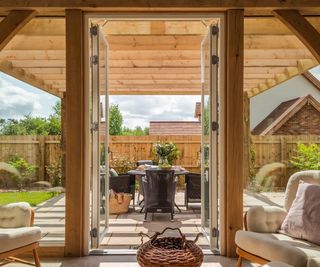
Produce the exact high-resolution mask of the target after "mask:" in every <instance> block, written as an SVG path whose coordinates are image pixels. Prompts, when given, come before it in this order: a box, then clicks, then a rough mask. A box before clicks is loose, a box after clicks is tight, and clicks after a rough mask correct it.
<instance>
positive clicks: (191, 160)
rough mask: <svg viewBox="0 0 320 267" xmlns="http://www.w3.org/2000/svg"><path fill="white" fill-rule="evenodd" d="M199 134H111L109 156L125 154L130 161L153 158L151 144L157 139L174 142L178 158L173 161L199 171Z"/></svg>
mask: <svg viewBox="0 0 320 267" xmlns="http://www.w3.org/2000/svg"><path fill="white" fill-rule="evenodd" d="M200 140H201V138H200V136H186V135H182V136H181V135H171V136H161V135H159V136H156V135H147V136H111V137H110V151H111V157H116V156H127V157H128V158H129V159H130V161H132V162H137V161H138V160H142V159H155V157H154V155H153V153H152V147H153V144H155V143H156V142H158V141H161V142H174V143H175V144H176V145H177V147H178V149H179V150H180V153H181V154H180V158H179V159H178V160H177V161H176V162H175V164H176V165H181V166H183V167H185V168H187V169H188V170H190V171H194V172H199V171H200V168H199V161H200Z"/></svg>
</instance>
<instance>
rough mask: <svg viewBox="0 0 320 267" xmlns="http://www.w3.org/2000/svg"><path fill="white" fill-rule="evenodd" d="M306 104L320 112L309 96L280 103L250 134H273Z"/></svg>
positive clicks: (317, 105) (317, 103)
mask: <svg viewBox="0 0 320 267" xmlns="http://www.w3.org/2000/svg"><path fill="white" fill-rule="evenodd" d="M306 104H311V105H312V106H313V107H314V108H316V109H317V110H318V111H319V112H320V103H319V102H318V101H317V100H316V99H314V98H313V97H312V96H311V95H306V96H303V97H299V98H295V99H291V100H288V101H285V102H282V103H281V104H280V105H279V106H278V107H277V108H275V109H274V110H273V111H272V112H271V113H270V114H269V115H268V116H267V117H266V118H265V119H264V120H263V121H261V122H260V123H259V124H258V125H257V126H256V127H255V128H254V129H253V130H252V134H254V135H267V134H273V133H274V132H275V131H277V130H278V129H279V128H280V127H281V126H282V125H284V124H285V123H286V122H287V121H288V120H289V119H290V118H291V117H292V116H293V115H294V114H296V113H297V112H298V111H299V110H300V109H301V108H302V107H303V106H305V105H306Z"/></svg>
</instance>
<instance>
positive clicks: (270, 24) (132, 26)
mask: <svg viewBox="0 0 320 267" xmlns="http://www.w3.org/2000/svg"><path fill="white" fill-rule="evenodd" d="M306 19H307V20H308V21H309V22H310V23H311V24H312V25H313V26H314V27H315V28H318V29H319V28H320V18H319V17H307V18H306ZM103 21H104V20H100V21H99V20H97V21H96V22H100V23H102V22H103ZM157 22H159V23H164V24H165V31H164V33H162V34H164V35H204V34H205V33H206V27H205V26H204V25H203V23H202V22H200V21H146V20H139V21H132V20H130V21H109V22H108V23H107V24H106V25H105V26H104V27H103V31H104V33H105V34H106V35H107V34H108V35H130V34H131V35H147V34H151V23H153V24H155V23H157ZM244 31H245V35H291V34H292V32H291V31H290V30H289V29H288V28H287V27H286V26H285V25H283V23H281V22H280V21H279V20H278V19H276V18H272V17H268V18H266V17H259V18H257V17H247V18H245V20H244ZM19 34H23V35H26V36H46V35H49V36H50V35H55V36H59V35H60V36H65V19H64V18H59V17H58V18H33V19H32V20H31V21H30V22H29V23H28V24H27V25H25V27H23V28H22V29H21V30H20V32H19Z"/></svg>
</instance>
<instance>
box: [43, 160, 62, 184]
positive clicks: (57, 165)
mask: <svg viewBox="0 0 320 267" xmlns="http://www.w3.org/2000/svg"><path fill="white" fill-rule="evenodd" d="M46 171H47V174H48V176H49V181H50V183H51V184H52V186H54V187H56V186H61V185H62V164H61V160H60V159H58V160H57V161H56V162H53V163H51V164H49V165H46Z"/></svg>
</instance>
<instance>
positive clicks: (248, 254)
mask: <svg viewBox="0 0 320 267" xmlns="http://www.w3.org/2000/svg"><path fill="white" fill-rule="evenodd" d="M300 181H304V182H307V183H310V184H320V171H302V172H297V173H295V174H293V175H292V176H291V177H290V179H289V181H288V184H287V188H286V191H285V203H284V207H283V208H279V207H253V208H250V209H249V210H248V212H247V213H246V214H245V216H244V231H243V230H240V231H237V233H236V237H235V242H236V245H237V254H238V255H239V259H238V263H237V267H241V266H242V259H247V260H249V261H252V262H255V263H259V264H265V263H267V262H270V261H279V262H283V263H286V264H290V265H292V266H295V267H320V246H319V245H316V244H313V243H310V242H308V241H305V240H301V239H296V238H293V237H290V236H287V235H284V234H281V233H278V230H279V229H280V226H281V224H282V222H283V221H284V219H285V217H286V215H287V212H288V211H289V209H290V207H291V205H292V202H293V200H294V198H295V196H296V191H297V189H298V185H299V182H300ZM319 197H320V196H319ZM319 229H320V225H319Z"/></svg>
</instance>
